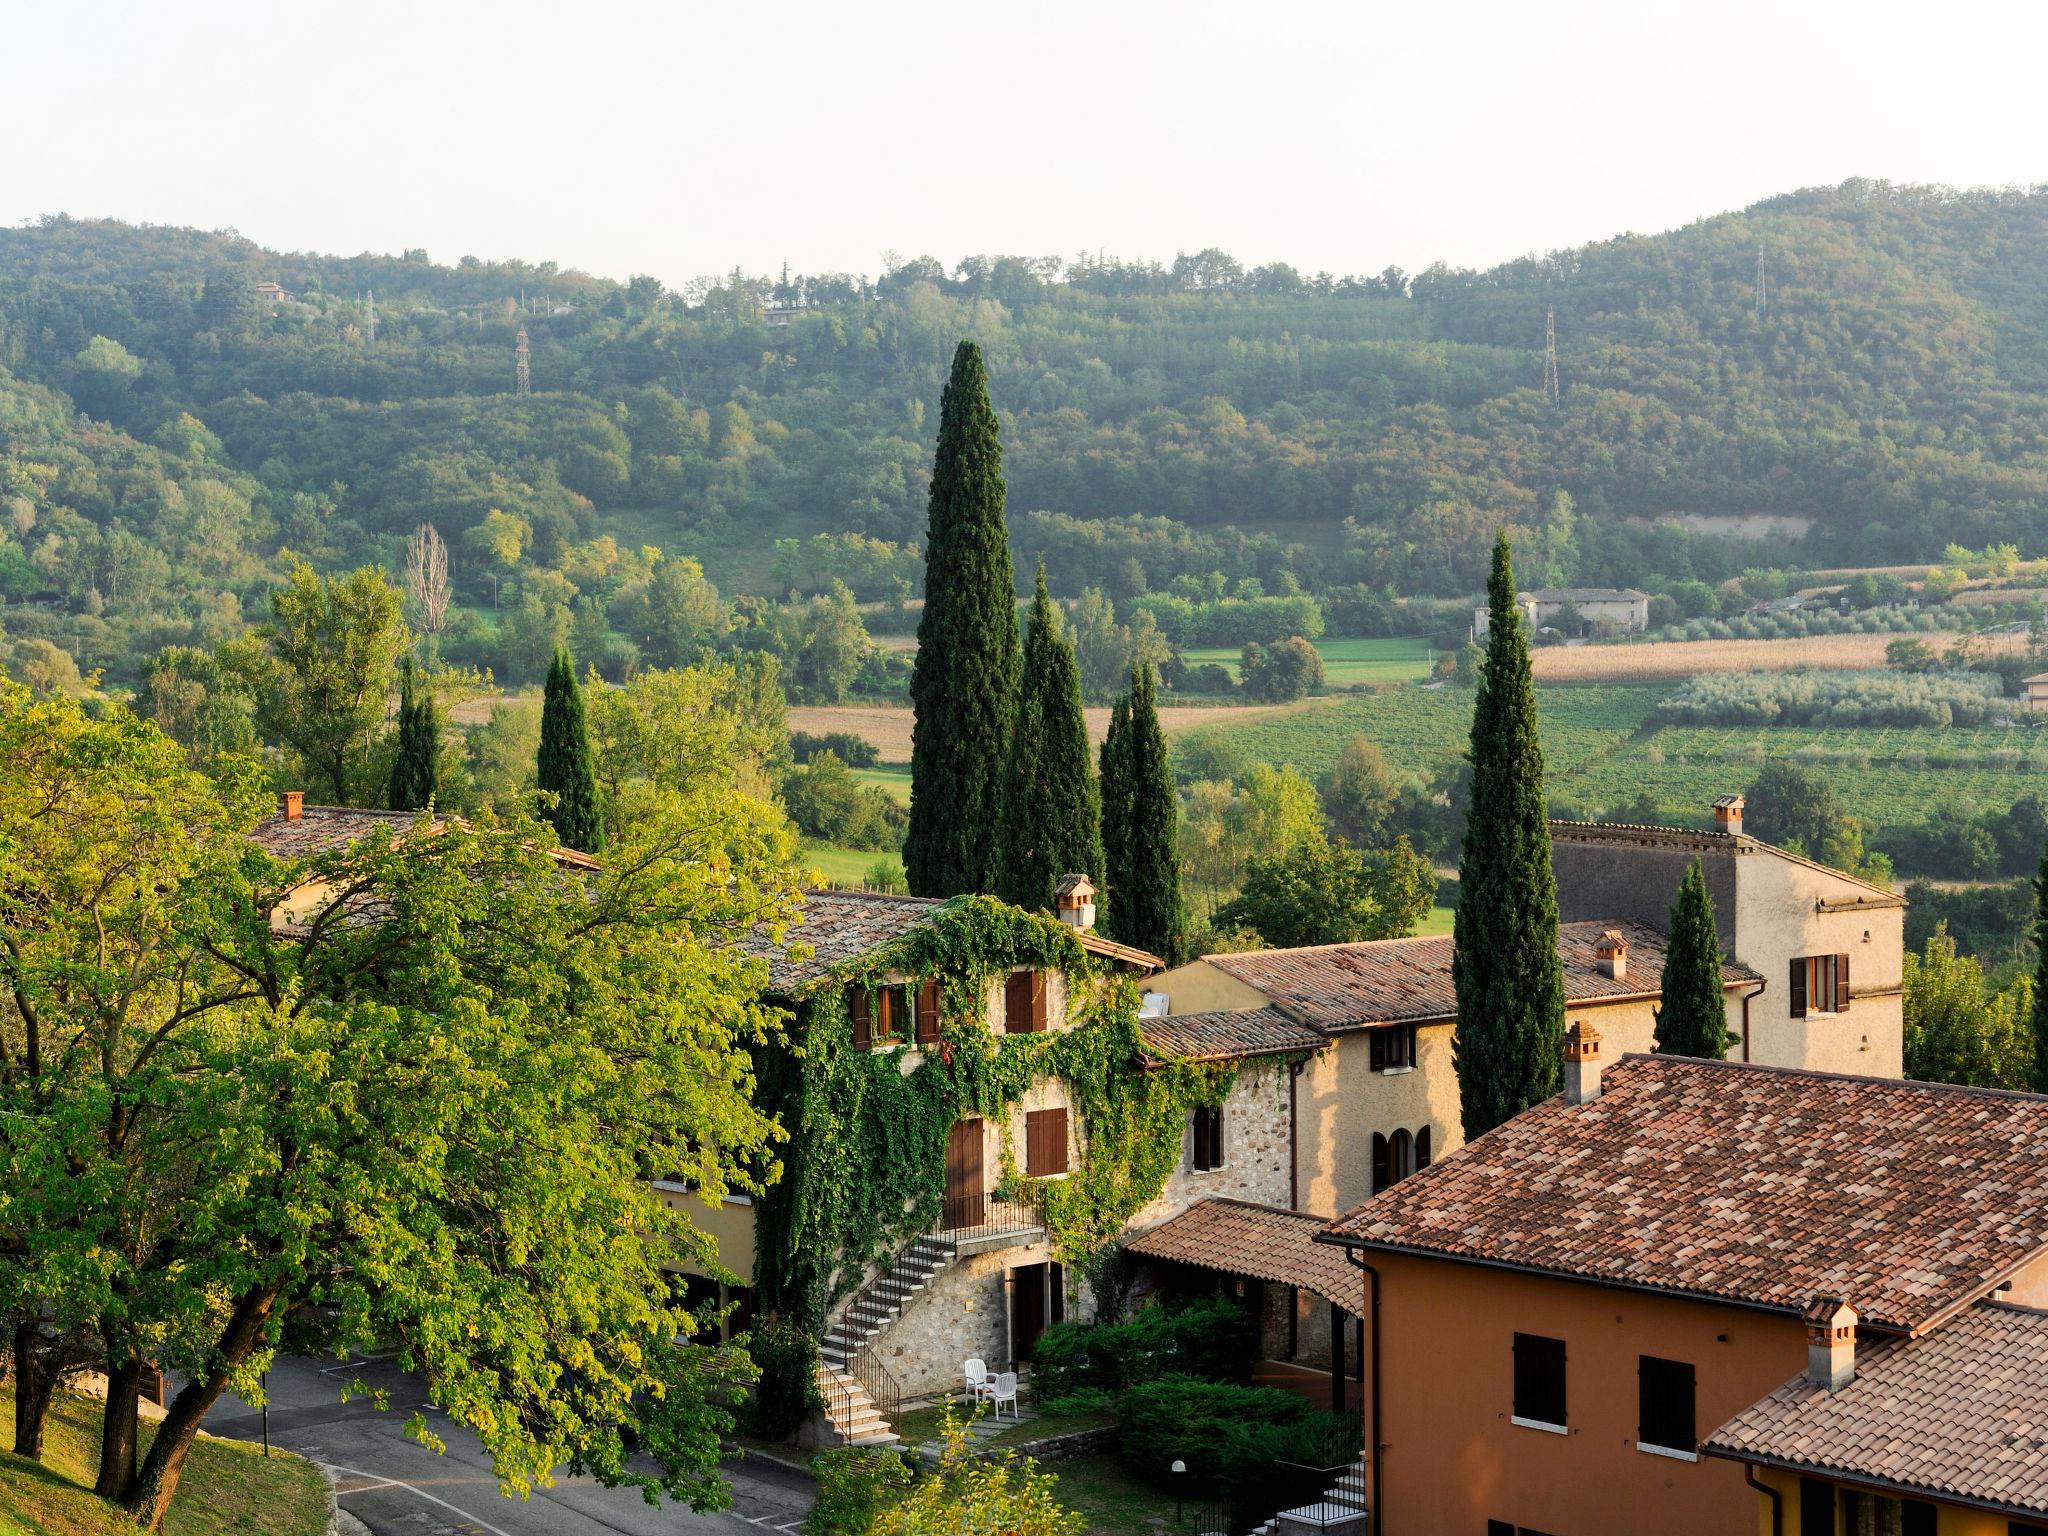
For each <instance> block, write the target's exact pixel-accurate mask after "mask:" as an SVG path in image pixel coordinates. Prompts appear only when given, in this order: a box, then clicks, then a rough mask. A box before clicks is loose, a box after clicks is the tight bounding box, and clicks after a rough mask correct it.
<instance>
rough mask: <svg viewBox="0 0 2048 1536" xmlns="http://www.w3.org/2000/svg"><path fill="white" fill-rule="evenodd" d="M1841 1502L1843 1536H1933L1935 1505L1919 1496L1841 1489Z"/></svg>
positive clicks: (2021, 1528) (2022, 1528)
mask: <svg viewBox="0 0 2048 1536" xmlns="http://www.w3.org/2000/svg"><path fill="white" fill-rule="evenodd" d="M1841 1501H1842V1536H1934V1532H1935V1525H1936V1515H1935V1511H1934V1506H1933V1505H1932V1504H1927V1503H1923V1502H1922V1501H1920V1500H1919V1499H1893V1498H1887V1497H1885V1496H1884V1495H1883V1494H1880V1493H1865V1492H1863V1491H1862V1490H1861V1489H1856V1488H1844V1489H1842V1490H1841ZM2015 1529H2020V1530H2024V1529H2026V1527H2015Z"/></svg>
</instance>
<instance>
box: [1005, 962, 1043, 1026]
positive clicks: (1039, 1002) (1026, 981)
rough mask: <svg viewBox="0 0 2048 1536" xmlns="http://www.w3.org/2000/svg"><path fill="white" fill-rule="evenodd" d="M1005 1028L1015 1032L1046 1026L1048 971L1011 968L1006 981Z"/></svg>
mask: <svg viewBox="0 0 2048 1536" xmlns="http://www.w3.org/2000/svg"><path fill="white" fill-rule="evenodd" d="M1003 1028H1004V1029H1005V1030H1006V1031H1008V1032H1009V1033H1010V1034H1013V1035H1029V1034H1035V1033H1037V1032H1038V1031H1039V1030H1042V1029H1044V1028H1045V973H1044V972H1043V971H1012V972H1010V979H1009V980H1008V981H1006V982H1004V983H1003Z"/></svg>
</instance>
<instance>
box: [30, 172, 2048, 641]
mask: <svg viewBox="0 0 2048 1536" xmlns="http://www.w3.org/2000/svg"><path fill="white" fill-rule="evenodd" d="M1759 252H1761V255H1762V265H1763V270H1764V272H1765V274H1766V281H1767V285H1768V293H1767V303H1766V304H1765V305H1764V306H1763V307H1762V308H1761V310H1760V308H1759V305H1758V302H1757V297H1758V296H1757V291H1756V288H1757V274H1758V265H1759ZM264 283H270V284H278V285H281V286H282V287H283V288H284V289H285V290H287V291H288V292H289V293H290V294H291V295H292V296H293V297H292V298H291V300H290V301H278V300H276V299H275V298H274V297H273V296H271V295H267V294H265V293H263V292H260V291H259V289H258V287H257V285H258V284H264ZM372 294H374V304H373V303H372V301H371V297H370V296H371V295H372ZM1553 307H1554V309H1555V311H1556V317H1557V320H1556V324H1557V336H1558V352H1559V363H1560V373H1561V381H1562V386H1563V395H1562V399H1561V400H1559V401H1558V402H1556V403H1552V402H1550V401H1549V400H1547V399H1546V398H1545V396H1544V394H1543V393H1542V391H1541V388H1540V385H1541V383H1542V378H1543V353H1542V346H1543V336H1544V322H1545V314H1546V311H1547V310H1549V309H1551V308H1553ZM373 313H374V339H373V336H372V314H373ZM522 329H523V331H524V332H525V335H526V337H527V341H528V346H529V353H530V370H531V381H532V393H531V394H530V395H528V396H520V395H518V394H517V393H515V391H514V381H515V371H514V368H515V365H514V356H515V346H516V340H517V336H518V334H519V332H520V331H521V330H522ZM961 336H974V337H976V338H978V339H979V340H980V341H981V342H982V343H983V345H984V347H985V348H986V350H987V354H988V358H989V362H990V367H991V373H992V382H993V388H994V391H995V395H996V398H997V402H998V405H999V407H1000V408H1001V410H1002V413H1003V431H1004V439H1005V456H1006V457H1005V467H1006V469H1007V471H1008V474H1009V479H1010V507H1011V513H1012V522H1013V527H1014V528H1015V529H1016V532H1017V536H1018V539H1019V542H1020V544H1021V545H1022V546H1023V547H1024V551H1025V553H1026V554H1027V556H1028V555H1029V554H1031V553H1036V552H1039V551H1043V552H1045V553H1047V555H1048V557H1049V560H1050V563H1051V564H1052V566H1053V569H1054V577H1055V583H1056V585H1063V586H1064V587H1065V588H1066V590H1067V591H1068V592H1069V594H1071V592H1072V591H1073V590H1075V589H1076V588H1077V587H1078V585H1079V583H1080V582H1081V581H1082V580H1084V579H1086V580H1089V581H1095V582H1100V581H1104V580H1105V579H1106V580H1107V581H1108V582H1109V584H1110V585H1111V586H1112V588H1114V589H1118V590H1117V592H1116V594H1115V595H1119V596H1122V595H1128V594H1129V592H1130V591H1131V590H1132V589H1133V588H1135V587H1139V586H1142V585H1144V584H1146V583H1148V582H1149V583H1150V584H1152V585H1163V584H1164V583H1165V582H1167V581H1170V580H1171V579H1172V578H1173V577H1174V576H1176V575H1180V574H1184V573H1187V572H1190V571H1192V572H1195V573H1199V574H1206V573H1207V572H1209V571H1214V570H1222V571H1224V573H1225V574H1227V575H1231V576H1233V577H1234V576H1238V575H1257V576H1259V577H1262V578H1264V579H1266V580H1268V581H1271V580H1272V579H1274V578H1276V577H1280V576H1282V574H1283V573H1285V572H1290V571H1291V572H1292V573H1293V574H1294V575H1295V576H1296V577H1297V578H1298V579H1299V580H1300V581H1301V582H1302V583H1303V584H1304V585H1306V586H1309V587H1311V588H1324V587H1328V586H1331V585H1335V584H1338V583H1353V582H1360V581H1363V582H1368V583H1371V584H1373V585H1375V586H1380V585H1391V586H1393V587H1394V588H1395V589H1396V590H1398V591H1401V592H1404V593H1435V594H1450V593H1458V592H1464V591H1469V590H1471V589H1472V588H1474V587H1475V586H1477V585H1478V584H1479V581H1480V578H1481V575H1482V562H1483V555H1484V550H1485V548H1486V546H1487V544H1488V543H1489V541H1490V539H1491V536H1492V533H1493V531H1494V530H1495V528H1496V527H1498V526H1499V525H1500V524H1502V523H1503V522H1506V523H1511V524H1513V525H1515V526H1516V527H1517V528H1518V530H1520V532H1521V535H1522V536H1521V540H1520V546H1521V552H1522V553H1521V558H1522V561H1523V568H1524V570H1525V572H1526V573H1527V574H1528V575H1530V576H1531V577H1532V578H1533V579H1536V580H1551V581H1571V580H1576V581H1582V582H1632V583H1635V584H1639V585H1641V584H1646V583H1648V582H1650V581H1651V580H1653V579H1665V580H1669V579H1676V578H1680V577H1686V576H1693V575H1698V576H1716V575H1721V574H1725V573H1728V572H1732V571H1734V570H1736V569H1739V568H1741V567H1742V566H1744V565H1748V564H1756V563H1766V562H1768V561H1772V560H1790V559H1798V560H1801V561H1806V562H1810V563H1820V562H1829V563H1832V562H1836V561H1846V560H1854V561H1857V562H1871V561H1887V560H1907V559H1919V558H1928V557H1932V556H1935V555H1937V554H1939V552H1940V551H1941V549H1942V547H1943V546H1944V545H1945V544H1947V543H1950V542H1952V541H1954V542H1962V543H1967V544H1973V545H1974V544H1985V543H1991V542H2005V541H2011V542H2016V543H2018V544H2019V545H2020V546H2021V547H2022V549H2023V550H2025V551H2026V552H2027V553H2029V554H2037V553H2041V552H2043V551H2044V549H2048V522H2044V518H2043V515H2042V514H2043V512H2044V510H2048V443H2044V434H2048V189H2041V190H2036V191H2033V192H2028V193H2021V192H2004V193H1977V192H1972V193H1960V192H1953V191H1948V190H1944V189H1929V188H1902V187H1893V186H1889V185H1885V184H1880V183H1869V182H1852V183H1848V184H1845V185H1844V186H1842V187H1839V188H1832V189H1824V190H1816V191H1805V192H1799V193H1794V194H1790V195H1787V196H1784V197H1780V198H1775V199H1772V200H1770V201H1768V202H1766V203H1762V204H1759V205H1757V206H1756V207H1754V208H1750V209H1748V210H1745V211H1743V212H1741V213H1737V214H1729V215H1725V216H1721V217H1717V218H1713V219H1707V220H1703V221H1701V222H1699V223H1697V224H1694V225H1692V226H1690V227H1688V228H1685V229H1682V230H1678V231H1675V232H1672V233H1669V234H1664V235H1657V236H1649V237H1637V236H1627V237H1622V238H1619V239H1615V240H1611V241H1607V242H1605V243H1602V244H1597V245H1591V246H1587V247H1585V248H1583V249H1579V250H1574V251H1568V252H1561V253H1557V254H1555V255H1552V256H1549V257H1545V258H1540V259H1535V258H1532V259H1529V260H1525V261H1519V262H1513V263H1509V264H1507V265H1505V266H1502V267H1498V268H1495V269H1492V270H1490V271H1485V272H1469V271H1454V270H1449V269H1445V268H1441V267H1438V268H1432V269H1430V270H1428V271H1426V272H1422V273H1419V274H1414V275H1407V274H1403V273H1400V272H1398V271H1389V272H1387V273H1384V274H1381V275H1379V276H1377V277H1370V278H1341V279H1339V278H1331V277H1328V276H1317V277H1306V276H1304V275H1303V274H1300V273H1298V272H1296V271H1294V270H1293V269H1291V268H1288V267H1285V266H1271V267H1263V268H1258V269H1255V270H1249V271H1248V270H1245V269H1243V268H1242V267H1240V266H1239V265H1238V264H1237V263H1236V262H1234V261H1233V260H1231V259H1230V258H1229V257H1228V256H1226V255H1224V254H1222V253H1220V252H1214V251H1209V252H1203V253H1200V254H1198V255H1195V256H1184V257H1181V258H1179V259H1177V260H1176V261H1174V262H1173V263H1172V264H1170V265H1138V264H1128V263H1116V262H1104V261H1098V260H1090V259H1083V260H1080V261H1076V262H1071V263H1061V262H1059V261H1054V260H1027V259H1015V258H1000V259H997V258H989V259H981V258H973V259H969V260H966V261H963V262H961V263H960V264H959V265H958V266H957V267H955V268H952V269H947V268H944V267H942V266H941V265H940V264H939V263H937V262H935V261H930V260H919V261H913V262H910V263H907V264H905V265H903V266H901V267H900V268H898V269H896V270H894V271H892V272H889V273H887V274H886V275H884V276H882V277H881V278H879V279H877V280H872V281H869V280H863V279H860V278H855V277H848V276H843V275H837V276H835V275H821V276H811V277H803V276H791V275H789V274H784V275H783V276H782V277H780V278H762V279H751V278H748V277H746V276H744V275H741V274H734V275H732V276H731V277H728V278H726V279H722V280H719V281H717V282H715V283H702V284H697V285H693V287H692V288H691V290H690V291H688V292H686V293H684V294H671V293H666V292H664V291H663V289H662V287H661V285H660V284H659V283H656V282H654V281H652V280H651V279H645V278H641V279H635V280H633V281H632V282H630V283H614V282H610V281H606V280H603V279H599V278H594V277H590V276H587V275H585V274H581V273H576V272H568V271H562V270H559V269H557V268H556V267H555V266H553V265H552V264H540V265H526V264H507V265H492V264H485V263H481V262H478V261H475V260H473V259H464V260H463V261H461V262H459V263H457V264H456V265H454V266H437V265H435V264H433V263H432V262H431V261H429V260H428V258H427V256H426V253H424V252H408V253H406V254H405V255H403V256H401V257H368V256H365V257H356V258H348V259H340V258H331V257H319V256H302V255H280V254H276V253H272V252H268V251H265V250H262V249H260V248H258V247H257V246H255V245H253V244H251V243H250V242H248V241H245V240H242V239H240V238H238V237H235V236H232V235H219V234H203V233H199V232H195V231H190V230H180V229H170V228H136V227H132V226H126V225H120V224H114V223H104V222H83V221H78V220H71V219H61V218H60V219H51V220H47V221H45V222H43V223H41V224H39V225H36V226H34V227H28V228H19V229H12V230H4V231H0V594H4V596H5V597H6V598H7V600H8V608H7V611H6V614H5V622H6V624H7V627H8V630H9V632H10V634H11V635H13V636H15V637H17V638H18V637H20V636H22V635H24V634H34V635H38V636H42V637H46V638H47V639H49V640H50V641H51V642H52V643H55V644H58V645H61V646H62V647H64V648H65V649H66V650H68V651H70V652H71V653H72V654H73V655H75V656H76V657H77V658H78V660H79V661H80V662H81V663H84V664H88V665H104V666H108V667H109V668H111V669H112V670H113V671H114V672H115V673H116V674H117V675H120V674H122V673H132V670H133V667H134V665H135V662H136V659H137V658H138V656H139V655H140V654H141V653H142V652H144V651H146V650H147V649H150V648H153V647H154V646H156V645H159V644H162V643H166V642H167V641H173V640H183V639H191V638H205V637H206V636H208V635H211V634H217V633H221V632H227V631H231V630H232V629H233V628H234V627H236V626H237V625H238V624H239V623H240V622H241V614H242V613H243V612H245V611H247V610H248V609H249V607H250V604H251V603H252V601H253V600H255V599H256V598H257V597H258V595H259V594H260V592H261V590H262V589H263V588H264V586H266V585H267V583H268V582H269V580H270V579H271V578H272V577H273V576H274V574H275V572H276V571H277V570H278V569H279V568H280V552H281V551H283V550H286V549H287V548H288V549H289V550H290V551H292V552H295V553H298V554H302V555H305V556H307V557H309V558H311V559H313V560H314V561H315V562H316V563H318V564H321V565H325V566H339V565H346V564H355V563H359V562H361V561H364V560H368V559H381V560H384V561H386V562H387V563H392V562H394V560H395V555H396V551H397V546H398V541H399V539H400V538H402V537H403V535H404V534H406V533H408V532H410V531H411V530H412V529H413V528H414V527H415V526H416V525H417V524H419V523H420V522H422V521H432V522H433V523H435V524H436V525H437V526H438V527H439V529H440V530H441V532H442V533H443V534H444V535H445V536H446V537H447V539H448V541H449V543H450V544H451V546H452V547H453V549H454V551H455V555H454V562H453V563H454V569H455V577H456V584H457V596H458V600H459V601H462V602H464V603H475V604H480V605H488V606H491V607H494V608H495V607H498V606H501V605H502V604H503V602H504V601H505V598H506V594H507V593H508V592H512V593H517V594H519V595H520V596H521V598H522V600H526V599H528V598H531V599H532V600H533V601H537V602H540V603H541V604H542V605H543V606H544V607H548V608H549V611H551V612H563V611H570V610H577V609H578V607H579V605H582V606H583V607H585V608H587V607H588V606H589V605H590V604H596V605H597V608H596V610H595V611H596V613H597V617H596V619H595V620H593V622H598V623H603V622H607V621H608V620H607V619H606V614H605V606H606V605H607V604H610V603H612V602H613V601H614V600H615V599H616V598H617V596H618V592H619V589H620V586H621V584H622V583H630V581H632V580H634V579H636V578H634V577H633V576H632V575H631V573H630V572H627V573H625V574H622V571H623V569H624V567H623V566H622V563H621V558H620V556H619V551H634V550H638V549H640V548H641V547H643V546H658V547H660V548H662V549H664V550H667V551H668V552H669V553H670V554H671V555H675V554H680V553H688V554H693V555H696V556H698V557H699V558H700V559H702V560H703V561H704V563H705V565H706V567H707V568H708V569H709V570H710V572H711V574H712V575H713V577H714V578H715V579H717V580H718V581H719V582H720V583H721V585H723V586H724V587H725V588H726V590H727V593H728V595H730V594H732V593H733V592H735V591H745V590H748V589H750V588H751V589H753V590H756V591H760V592H763V593H768V592H775V593H777V594H779V593H781V592H783V591H786V590H787V589H788V587H789V585H790V584H791V582H792V580H795V581H797V582H798V583H801V582H802V581H803V580H804V579H805V577H806V575H807V574H808V573H806V572H805V571H804V570H803V569H802V568H801V567H802V565H803V563H804V562H802V561H801V560H799V561H796V562H792V561H791V560H790V559H789V558H788V555H787V554H786V553H785V555H784V557H783V559H782V560H781V561H780V562H779V563H774V562H772V551H773V540H774V539H775V538H777V537H785V538H787V537H804V536H808V535H811V534H814V533H817V532H820V531H830V532H833V533H835V534H844V533H848V532H851V533H857V534H860V535H863V536H865V540H869V541H880V544H876V543H868V542H863V541H853V540H842V541H840V544H839V546H838V548H837V554H836V556H835V559H836V562H837V564H838V565H839V566H840V567H841V568H840V569H839V570H838V572H837V573H838V574H842V575H848V576H849V577H851V578H854V579H855V584H856V586H857V587H858V586H859V585H860V584H861V581H862V580H863V579H865V580H866V581H867V584H868V586H869V588H870V589H871V590H869V591H865V592H863V593H862V594H861V595H864V596H879V595H883V589H884V588H886V586H887V585H889V584H891V583H892V582H893V581H894V580H895V579H896V578H897V577H898V576H900V575H901V574H903V573H905V572H911V571H914V569H915V564H914V561H913V560H912V559H911V558H910V555H909V552H908V551H907V550H903V549H900V548H899V549H888V548H883V547H880V546H881V545H895V546H903V545H908V544H910V543H912V542H914V541H915V540H917V539H918V538H919V537H920V534H921V526H922V521H923V515H924V479H925V473H926V465H927V461H928V459H929V456H930V451H931V437H932V432H933V427H934V425H935V421H936V403H937V395H938V391H939V388H940V385H941V382H942V380H943V378H944V373H945V369H946V365H947V363H948V360H949V359H950V356H951V353H952V349H953V346H954V343H955V342H956V341H957V340H958V339H959V338H960V337H961ZM74 407H75V410H74ZM81 413H82V415H81ZM494 510H495V511H496V512H498V513H499V514H501V515H500V516H499V517H497V518H492V517H491V516H490V514H491V513H492V512H493V511H494ZM1760 513H1762V514H1773V515H1779V516H1783V517H1789V518H1795V519H1801V520H1811V525H1812V531H1811V532H1810V533H1809V534H1808V535H1807V537H1806V538H1805V539H1804V541H1803V542H1801V543H1800V544H1799V545H1797V546H1794V545H1791V544H1789V543H1787V542H1785V530H1786V529H1788V528H1794V527H1799V526H1804V523H1803V522H1801V523H1793V524H1786V523H1781V524H1778V525H1777V528H1778V535H1779V537H1778V539H1777V541H1776V542H1766V543H1765V544H1763V545H1761V546H1757V545H1740V544H1736V543H1735V542H1734V541H1732V540H1727V539H1722V538H1716V537H1702V536H1699V535H1697V534H1688V533H1685V532H1682V531H1679V530H1678V529H1677V528H1676V527H1674V526H1672V525H1670V524H1663V525H1657V524H1656V522H1655V520H1657V519H1660V518H1665V517H1667V516H1668V515H1670V514H1693V515H1698V514H1710V515H1711V514H1722V515H1736V516H1745V517H1753V516H1754V515H1755V514H1760ZM1153 519H1168V520H1171V521H1170V524H1161V523H1157V522H1154V521H1148V520H1153ZM1076 520H1081V521H1076ZM1176 525H1177V526H1176ZM1694 526H1695V527H1701V526H1705V527H1712V526H1714V525H1712V524H1711V523H1708V524H1695V525H1694ZM606 535H609V536H611V538H612V539H613V541H614V543H615V545H616V548H615V549H608V548H607V547H606V546H604V545H603V544H602V542H601V541H602V539H603V537H604V536H606ZM628 563H630V562H628ZM642 574H643V575H644V568H643V571H642ZM536 594H537V595H536ZM613 617H614V618H615V617H616V616H615V615H614V616H613ZM515 670H516V668H515Z"/></svg>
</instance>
